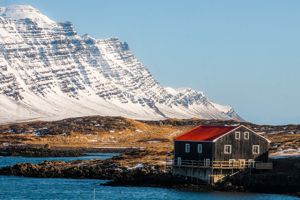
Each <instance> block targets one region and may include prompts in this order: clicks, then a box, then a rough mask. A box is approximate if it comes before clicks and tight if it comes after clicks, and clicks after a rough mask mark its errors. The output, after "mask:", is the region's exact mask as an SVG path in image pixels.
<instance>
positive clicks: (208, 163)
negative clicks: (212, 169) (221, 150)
mask: <svg viewBox="0 0 300 200" xmlns="http://www.w3.org/2000/svg"><path fill="white" fill-rule="evenodd" d="M205 166H206V167H209V166H210V159H209V158H206V159H205Z"/></svg>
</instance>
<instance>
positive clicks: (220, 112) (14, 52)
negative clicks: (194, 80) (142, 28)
mask: <svg viewBox="0 0 300 200" xmlns="http://www.w3.org/2000/svg"><path fill="white" fill-rule="evenodd" d="M88 115H103V116H105V115H106V116H124V117H129V118H136V119H145V120H153V119H155V120H156V119H165V118H192V117H198V118H203V119H222V120H229V119H234V120H241V118H240V117H239V116H238V115H237V114H236V112H235V111H234V110H233V108H232V107H230V106H222V105H219V104H216V103H213V102H212V101H210V100H209V99H208V98H207V97H206V96H205V95H204V94H203V93H202V92H198V91H195V90H193V89H190V88H181V89H174V88H171V87H162V86H161V85H160V84H159V83H158V82H157V81H156V80H155V78H154V77H153V76H152V75H151V73H150V72H149V70H148V69H147V68H146V67H145V66H144V65H143V64H142V63H141V62H140V61H139V60H138V59H137V58H136V57H135V56H134V54H133V53H132V52H131V50H130V48H129V46H128V44H127V43H126V42H121V41H120V40H119V39H117V38H109V39H95V38H92V37H90V36H89V35H84V36H82V37H81V36H79V35H78V34H77V32H76V30H75V28H74V26H73V24H72V23H71V22H63V23H56V22H54V21H52V20H51V19H49V18H48V17H47V16H45V15H43V14H42V13H40V12H39V11H38V10H37V9H35V8H33V7H31V6H27V5H25V6H23V5H13V6H8V7H1V8H0V123H6V122H18V121H28V120H57V119H62V118H68V117H79V116H88Z"/></svg>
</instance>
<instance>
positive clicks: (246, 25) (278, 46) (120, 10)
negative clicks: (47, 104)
mask: <svg viewBox="0 0 300 200" xmlns="http://www.w3.org/2000/svg"><path fill="white" fill-rule="evenodd" d="M9 4H30V5H32V6H34V7H36V8H37V9H39V10H40V11H41V12H43V13H44V14H46V15H47V16H49V17H50V18H52V19H53V20H56V21H71V22H73V24H74V25H75V26H76V30H77V31H78V33H79V34H80V35H83V34H85V33H88V34H89V35H91V36H93V37H95V38H108V37H118V38H120V39H121V40H123V41H127V42H128V44H129V46H130V48H131V49H132V51H133V52H134V53H135V55H136V56H137V57H138V58H139V60H141V61H142V62H143V63H144V64H145V65H146V66H147V67H148V69H149V70H150V71H151V73H152V74H153V75H154V76H155V77H156V79H157V80H158V81H159V82H160V83H161V84H162V85H164V86H172V87H191V88H194V89H196V90H201V91H203V92H205V94H206V95H207V96H208V97H209V98H210V99H212V100H214V101H216V102H218V103H222V104H229V105H231V106H233V107H234V108H235V110H236V111H237V112H238V113H239V114H240V115H241V116H242V117H243V118H245V119H246V120H248V121H251V122H255V123H259V124H287V123H300V92H299V87H300V77H299V76H300V12H299V10H300V1H297V0H294V1H292V0H285V1H282V0H280V1H277V0H264V1H261V0H251V1H250V0H249V1H240V0H237V1H231V0H227V1H223V0H219V1H216V0H207V1H201V0H194V1H193V0H187V1H182V0H178V1H176V0H151V1H146V0H145V1H142V0H127V1H125V0H84V1H83V0H82V1H80V0H63V1H62V0H51V1H50V0H48V1H46V0H44V1H41V0H23V1H21V0H1V1H0V5H1V6H5V5H9Z"/></svg>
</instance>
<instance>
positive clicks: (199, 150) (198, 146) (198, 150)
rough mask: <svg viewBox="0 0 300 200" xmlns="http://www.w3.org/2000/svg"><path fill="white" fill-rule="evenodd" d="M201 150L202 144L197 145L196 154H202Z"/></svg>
mask: <svg viewBox="0 0 300 200" xmlns="http://www.w3.org/2000/svg"><path fill="white" fill-rule="evenodd" d="M202 148H203V147H202V144H198V145H197V152H198V153H202Z"/></svg>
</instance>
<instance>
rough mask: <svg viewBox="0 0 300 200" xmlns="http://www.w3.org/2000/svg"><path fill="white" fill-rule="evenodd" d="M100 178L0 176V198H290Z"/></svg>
mask: <svg viewBox="0 0 300 200" xmlns="http://www.w3.org/2000/svg"><path fill="white" fill-rule="evenodd" d="M113 155H115V154H102V153H101V154H94V153H93V154H90V155H88V156H83V157H66V158H64V157H59V158H57V157H56V158H26V157H0V166H7V165H11V164H15V163H18V162H31V163H38V162H42V161H44V160H64V161H70V160H78V159H84V160H86V159H95V158H97V159H106V158H109V157H111V156H113ZM104 182H105V181H103V180H91V179H61V178H25V177H15V176H0V199H1V200H2V199H3V200H4V199H5V200H6V199H14V200H21V199H22V200H23V199H24V200H33V199H34V200H36V199H52V200H54V199H55V200H56V199H57V200H66V199H84V200H89V199H91V200H93V199H103V200H110V199H111V200H123V199H125V200H127V199H128V200H143V199H153V200H169V199H172V200H173V199H174V200H199V199H201V200H218V199H220V200H230V199H239V200H294V199H299V198H297V197H293V196H287V195H274V194H253V193H224V192H201V193H200V192H187V191H179V190H174V189H166V188H152V187H109V186H100V185H99V184H100V183H104Z"/></svg>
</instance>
